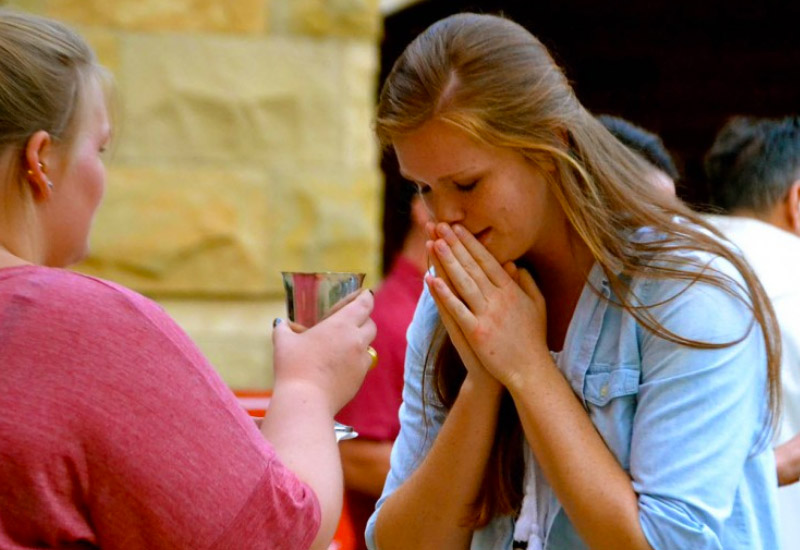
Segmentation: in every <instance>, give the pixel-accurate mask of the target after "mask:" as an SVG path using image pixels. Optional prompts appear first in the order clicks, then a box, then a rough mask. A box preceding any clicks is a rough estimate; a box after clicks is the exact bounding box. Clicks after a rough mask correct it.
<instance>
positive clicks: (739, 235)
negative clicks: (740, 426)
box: [708, 216, 800, 550]
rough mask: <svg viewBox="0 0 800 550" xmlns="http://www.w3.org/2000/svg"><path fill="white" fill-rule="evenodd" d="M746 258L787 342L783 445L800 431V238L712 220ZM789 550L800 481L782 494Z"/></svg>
mask: <svg viewBox="0 0 800 550" xmlns="http://www.w3.org/2000/svg"><path fill="white" fill-rule="evenodd" d="M708 220H709V221H710V222H711V223H713V224H714V225H715V226H716V227H717V228H718V229H719V230H720V231H722V233H723V234H724V235H725V236H726V237H728V239H730V240H731V241H732V242H733V243H734V244H735V245H736V246H737V247H739V249H740V250H741V251H742V253H743V254H744V256H745V258H746V259H747V260H748V261H749V262H750V264H751V265H752V266H753V269H754V270H755V272H756V274H757V275H758V278H759V279H760V280H761V284H762V285H764V289H765V290H766V291H767V295H768V296H769V297H770V300H772V305H773V307H774V308H775V313H776V314H777V316H778V323H779V324H780V328H781V338H782V341H783V361H782V362H781V380H782V384H781V385H782V387H783V420H782V422H781V426H780V433H779V434H778V436H777V443H779V444H780V443H783V442H784V441H787V440H789V439H791V438H792V437H793V436H794V435H796V434H797V433H798V432H800V238H798V237H796V236H794V235H792V234H791V233H789V232H788V231H784V230H782V229H779V228H777V227H775V226H773V225H770V224H767V223H764V222H761V221H759V220H755V219H752V218H744V217H739V216H708ZM778 505H779V510H780V522H781V537H782V544H783V548H785V549H786V550H791V549H796V548H800V483H795V484H793V485H790V486H788V487H782V488H781V489H780V490H779V491H778Z"/></svg>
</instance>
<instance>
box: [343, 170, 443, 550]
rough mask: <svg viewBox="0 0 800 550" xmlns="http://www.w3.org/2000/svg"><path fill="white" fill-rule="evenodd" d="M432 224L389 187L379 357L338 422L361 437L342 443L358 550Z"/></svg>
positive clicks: (405, 193) (384, 462) (385, 446)
mask: <svg viewBox="0 0 800 550" xmlns="http://www.w3.org/2000/svg"><path fill="white" fill-rule="evenodd" d="M429 218H430V217H429V214H428V212H427V209H426V208H425V205H424V203H423V201H422V200H420V198H419V195H418V194H417V192H416V189H415V188H414V187H413V186H411V185H409V184H408V183H407V182H402V183H401V182H394V181H391V180H390V181H389V182H388V183H387V188H386V197H385V202H384V224H383V225H384V264H385V265H386V266H387V267H388V266H391V269H390V270H389V271H388V273H387V274H386V275H385V278H384V280H383V282H382V283H381V285H380V287H378V289H377V291H376V292H375V309H374V310H373V312H372V320H373V321H375V325H376V326H377V327H378V333H377V336H376V337H375V341H374V342H373V343H372V346H373V347H374V348H375V350H376V351H377V352H378V364H377V365H376V368H374V369H372V370H370V371H369V373H368V374H367V377H366V379H365V380H364V384H363V385H362V386H361V389H360V390H359V391H358V393H357V394H356V396H355V398H353V400H352V401H350V403H348V404H347V405H346V406H345V407H344V408H343V409H342V410H341V411H340V412H339V415H338V416H337V419H338V420H339V421H340V422H342V423H345V424H348V425H351V426H353V427H354V428H355V430H356V431H357V432H358V434H359V437H358V438H356V439H352V440H349V441H342V442H341V443H340V444H339V450H340V452H341V455H342V466H343V468H344V482H345V495H346V500H347V507H348V510H349V512H350V517H351V520H352V523H353V530H354V531H355V534H356V540H357V544H358V545H357V547H356V548H357V549H358V550H365V549H366V543H365V541H364V530H365V529H366V525H367V520H368V519H369V516H370V515H371V514H372V512H373V511H374V510H375V502H376V501H377V500H378V497H380V495H381V491H382V490H383V484H384V481H385V480H386V475H387V474H388V473H389V455H390V453H391V450H392V444H393V443H394V440H395V438H396V437H397V433H398V432H399V431H400V422H399V420H398V418H397V410H398V409H399V408H400V403H401V402H402V392H403V363H404V361H405V354H406V329H407V328H408V325H409V323H411V318H412V317H413V315H414V310H415V309H416V306H417V299H418V298H419V296H420V294H421V293H422V284H423V283H422V278H423V275H424V274H425V270H426V268H427V254H426V251H425V241H426V240H427V234H426V232H425V224H426V223H427V221H428V220H429ZM394 243H397V244H396V245H395V244H394ZM398 248H399V250H398Z"/></svg>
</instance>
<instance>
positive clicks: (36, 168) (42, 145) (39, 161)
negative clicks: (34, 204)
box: [23, 130, 53, 199]
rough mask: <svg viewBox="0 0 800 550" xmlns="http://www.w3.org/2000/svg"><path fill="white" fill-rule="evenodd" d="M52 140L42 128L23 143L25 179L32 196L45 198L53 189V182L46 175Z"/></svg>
mask: <svg viewBox="0 0 800 550" xmlns="http://www.w3.org/2000/svg"><path fill="white" fill-rule="evenodd" d="M52 151H53V140H52V138H51V137H50V134H48V133H47V132H45V131H44V130H39V131H38V132H35V133H34V134H33V135H32V136H31V137H30V138H28V142H27V143H26V144H25V155H24V158H25V164H26V166H23V169H25V175H26V180H27V182H28V185H30V186H31V191H32V192H33V196H34V198H37V199H38V198H47V197H49V196H50V193H51V192H52V191H53V183H52V182H51V181H50V178H49V177H48V176H47V169H48V162H49V161H52V160H53V155H52Z"/></svg>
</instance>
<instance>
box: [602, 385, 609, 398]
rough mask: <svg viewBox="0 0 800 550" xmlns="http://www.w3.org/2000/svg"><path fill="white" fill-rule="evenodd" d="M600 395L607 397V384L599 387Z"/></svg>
mask: <svg viewBox="0 0 800 550" xmlns="http://www.w3.org/2000/svg"><path fill="white" fill-rule="evenodd" d="M600 396H601V397H608V384H605V385H604V386H603V387H602V388H600Z"/></svg>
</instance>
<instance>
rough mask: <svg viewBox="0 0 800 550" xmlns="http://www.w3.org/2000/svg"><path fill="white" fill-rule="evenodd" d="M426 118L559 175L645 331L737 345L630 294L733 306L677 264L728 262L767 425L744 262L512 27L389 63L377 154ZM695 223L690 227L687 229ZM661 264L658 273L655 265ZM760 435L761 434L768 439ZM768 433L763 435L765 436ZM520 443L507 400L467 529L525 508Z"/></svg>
mask: <svg viewBox="0 0 800 550" xmlns="http://www.w3.org/2000/svg"><path fill="white" fill-rule="evenodd" d="M432 119H437V120H441V121H444V122H447V123H449V124H452V125H453V126H455V127H457V128H460V129H461V130H463V131H465V132H467V133H468V134H470V135H471V136H472V137H473V138H474V139H476V140H478V141H479V142H483V143H487V144H491V145H493V146H498V147H507V148H509V149H513V150H515V151H518V152H519V153H520V154H522V155H523V156H525V157H526V158H527V159H529V160H530V161H531V162H533V163H536V164H539V163H543V162H544V163H548V164H551V165H552V164H554V165H555V166H556V171H555V174H554V175H552V176H551V177H549V178H548V183H549V185H550V187H551V190H552V192H553V193H554V195H555V196H556V198H557V199H558V201H559V203H560V204H561V207H562V208H563V210H564V212H565V213H566V216H567V218H568V219H569V221H570V223H571V225H572V227H573V228H574V230H575V232H576V234H577V235H578V237H579V238H580V239H581V240H582V241H583V242H584V243H585V244H586V246H587V247H588V248H589V250H590V251H591V254H592V255H593V257H594V259H595V261H596V262H597V263H599V264H600V266H602V268H603V270H604V271H605V275H606V277H607V278H608V280H609V284H610V286H611V289H612V291H613V295H614V300H615V301H616V302H615V303H618V305H619V306H620V307H622V308H624V309H625V310H626V311H628V312H630V314H631V315H633V316H634V317H635V318H636V319H637V320H638V321H639V322H640V323H641V324H642V325H643V326H644V327H645V328H647V329H648V330H650V331H652V332H653V333H655V334H657V335H659V336H661V337H663V338H666V339H668V340H670V341H673V342H677V343H679V344H682V345H686V346H691V347H696V348H719V347H727V346H731V345H734V344H735V343H737V342H738V341H741V339H744V338H745V337H746V335H743V336H742V338H741V339H740V340H737V341H736V342H726V343H710V342H701V341H696V340H692V339H691V338H687V337H685V336H681V335H679V334H676V333H674V332H671V331H669V330H667V329H666V328H665V327H663V326H661V325H660V324H659V323H658V321H656V320H655V319H654V318H653V316H652V315H651V313H650V311H649V306H648V305H647V304H641V303H639V302H637V300H636V296H635V295H634V294H633V292H632V291H631V289H630V288H629V285H630V281H631V280H632V279H633V278H636V277H638V278H641V277H647V278H661V279H665V278H667V279H682V280H686V281H687V284H693V283H694V282H698V281H701V282H705V283H710V284H713V285H716V286H718V287H720V288H722V289H724V290H726V291H728V292H730V293H731V294H733V295H735V296H741V294H740V292H741V290H742V289H741V288H740V287H741V285H740V284H738V283H736V282H735V281H733V280H732V279H730V277H728V276H726V275H724V274H722V273H720V272H719V271H716V270H714V269H712V268H710V267H708V266H707V265H699V264H694V265H693V264H692V261H691V260H688V259H686V258H685V257H682V258H681V259H674V260H672V261H670V260H669V259H670V258H676V256H675V254H674V253H675V252H679V251H704V252H709V253H711V254H713V255H714V256H719V257H722V258H724V259H726V260H728V261H729V262H731V263H732V264H733V265H734V266H735V267H736V269H738V271H739V272H740V273H741V275H742V277H743V279H744V281H745V285H746V288H745V289H744V291H745V294H746V296H747V298H746V300H747V302H748V306H749V307H750V308H751V310H752V312H753V315H754V318H755V320H756V322H757V324H758V325H759V327H760V329H761V331H762V333H763V335H764V338H765V342H766V350H767V365H766V367H767V369H768V380H769V384H768V395H766V396H765V397H766V398H767V399H768V402H769V411H770V415H769V416H770V420H772V421H773V423H774V421H775V419H776V418H777V417H778V410H779V401H780V377H779V365H780V340H779V336H778V334H779V333H778V330H777V324H776V320H775V315H774V313H773V311H772V307H771V305H770V303H769V300H768V298H767V297H766V294H765V292H764V290H763V288H762V287H761V285H760V283H759V282H758V279H757V278H756V276H755V274H754V273H753V271H752V269H751V268H750V267H749V266H748V265H747V263H746V262H745V261H744V260H742V259H741V258H740V257H739V256H738V255H737V254H735V253H733V252H732V251H731V250H729V249H728V248H727V247H726V246H725V245H723V244H722V243H721V242H720V238H721V237H722V236H721V235H720V234H719V232H718V231H717V230H716V229H715V228H713V227H712V226H710V225H709V224H708V223H707V222H705V221H704V220H703V218H702V217H701V216H699V215H698V214H696V213H694V212H692V211H691V210H689V209H688V208H687V207H686V206H684V205H683V204H682V203H681V202H680V201H679V200H677V199H675V198H674V197H668V196H666V195H665V194H664V193H663V191H659V190H658V189H657V188H656V187H655V186H654V185H653V184H651V183H649V172H650V170H652V169H651V168H649V167H648V166H647V165H646V164H645V162H644V161H643V160H642V159H640V158H638V157H637V156H636V155H635V154H634V153H632V152H631V151H629V150H628V149H627V148H626V147H625V146H623V145H622V144H620V143H619V142H618V141H617V140H616V139H615V138H614V137H613V136H612V135H611V134H610V133H609V132H608V131H607V130H606V129H605V128H604V127H603V126H602V124H600V123H599V122H598V121H597V120H596V119H595V117H594V116H592V115H591V113H589V112H588V111H587V110H586V109H584V107H583V106H582V105H581V104H580V102H579V101H578V99H577V98H576V97H575V94H574V92H573V90H572V88H571V86H570V84H569V82H568V81H567V79H566V77H565V75H564V73H563V72H562V71H561V69H560V68H559V67H558V66H557V65H556V64H555V62H554V61H553V59H552V58H551V57H550V54H549V53H548V52H547V49H546V48H545V47H544V46H543V45H542V44H541V43H540V42H539V41H538V40H537V39H536V37H534V36H533V35H531V34H530V33H529V32H528V31H527V30H526V29H524V28H523V27H521V26H520V25H518V24H516V23H514V22H512V21H509V20H507V19H504V18H501V17H497V16H491V15H476V14H459V15H454V16H451V17H448V18H446V19H443V20H441V21H439V22H437V23H435V24H434V25H432V26H431V27H429V28H428V29H427V30H426V31H424V32H423V33H422V34H421V35H420V36H418V37H417V38H416V39H415V40H414V41H413V42H412V43H411V44H410V45H409V46H408V47H407V48H406V50H405V51H404V52H403V54H402V55H401V57H400V58H399V59H398V60H397V61H396V63H395V65H394V67H393V69H392V71H391V73H390V74H389V77H388V78H387V80H386V83H385V84H384V87H383V89H382V91H381V94H380V101H379V105H378V113H377V120H376V133H377V135H378V138H379V139H380V141H381V143H382V145H383V146H384V147H390V146H391V144H392V142H393V141H394V140H395V139H396V138H398V137H400V136H404V135H408V134H410V133H411V132H413V131H414V130H416V129H418V128H420V127H421V126H422V125H423V124H424V123H425V122H427V121H430V120H432ZM687 221H688V222H693V223H687ZM641 227H652V228H654V229H655V230H656V231H657V232H658V233H659V234H660V235H662V236H663V238H662V239H660V240H656V241H655V242H643V243H642V242H633V241H631V240H630V239H629V238H628V236H629V235H630V233H631V231H632V230H636V229H638V228H641ZM655 258H657V259H658V262H653V261H652V260H653V259H655ZM431 365H432V367H433V369H434V386H435V390H436V392H437V395H438V398H439V399H440V400H441V402H442V403H443V404H444V406H446V407H450V406H452V404H453V402H454V401H455V398H456V395H457V393H458V388H459V387H460V385H461V383H462V382H463V379H464V376H465V372H466V371H465V369H464V366H463V364H462V363H461V361H460V359H459V357H458V354H457V353H456V352H455V350H454V348H453V346H452V343H451V342H450V340H449V338H447V336H446V334H445V333H444V331H443V329H442V327H441V326H440V327H439V328H438V329H437V333H436V334H435V335H434V338H433V344H432V346H431V351H430V352H429V359H428V361H427V362H426V368H429V367H430V366H431ZM766 427H767V426H765V428H766ZM765 433H768V430H766V429H765ZM521 445H522V432H521V428H520V425H519V419H518V417H517V416H516V410H515V409H514V406H513V403H512V402H511V400H510V398H508V396H507V395H506V397H505V400H504V402H503V404H502V405H501V413H500V419H499V421H498V427H497V430H496V435H495V444H494V447H493V450H492V456H491V458H490V462H489V467H488V469H487V475H486V477H485V480H484V483H483V487H482V490H481V494H480V496H479V499H478V502H476V503H475V514H474V517H473V518H471V519H470V521H471V522H472V525H473V526H475V527H479V526H482V525H485V524H486V523H487V522H488V521H489V520H490V519H491V518H492V517H494V516H495V515H501V514H515V513H516V512H517V511H518V508H519V505H520V502H521V498H522V495H521V487H520V486H521V480H522V468H523V464H522V447H521Z"/></svg>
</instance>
